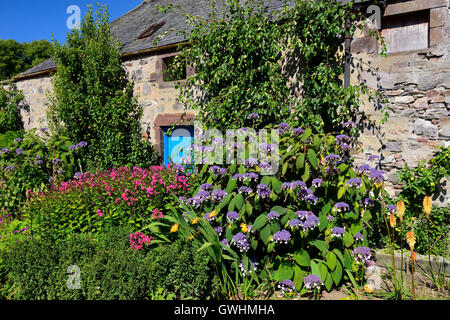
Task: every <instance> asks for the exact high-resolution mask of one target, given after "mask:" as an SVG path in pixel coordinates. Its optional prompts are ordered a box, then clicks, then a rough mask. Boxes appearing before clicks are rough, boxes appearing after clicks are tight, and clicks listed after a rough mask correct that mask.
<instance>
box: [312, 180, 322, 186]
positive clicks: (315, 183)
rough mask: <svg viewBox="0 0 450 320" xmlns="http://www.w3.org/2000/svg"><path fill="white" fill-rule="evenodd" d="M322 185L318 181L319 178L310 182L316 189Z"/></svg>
mask: <svg viewBox="0 0 450 320" xmlns="http://www.w3.org/2000/svg"><path fill="white" fill-rule="evenodd" d="M322 184H323V181H322V179H320V178H315V179H314V180H313V181H312V185H313V186H314V187H316V188H319V187H320V186H322Z"/></svg>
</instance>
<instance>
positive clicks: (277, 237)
mask: <svg viewBox="0 0 450 320" xmlns="http://www.w3.org/2000/svg"><path fill="white" fill-rule="evenodd" d="M289 240H291V234H290V233H289V231H287V230H285V229H283V230H280V231H278V232H276V233H275V234H274V235H273V237H272V241H275V243H285V244H287V243H288V242H289Z"/></svg>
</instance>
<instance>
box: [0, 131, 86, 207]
mask: <svg viewBox="0 0 450 320" xmlns="http://www.w3.org/2000/svg"><path fill="white" fill-rule="evenodd" d="M80 149H81V147H76V148H73V150H71V142H70V141H69V140H68V138H65V137H62V136H50V135H49V134H48V132H47V130H46V129H45V128H43V129H41V130H36V129H32V130H30V131H28V132H27V133H26V134H25V136H23V138H20V137H18V138H16V139H14V141H13V142H12V143H11V144H10V145H8V147H5V148H2V150H1V151H0V181H1V182H2V193H1V195H0V204H1V207H2V208H6V209H8V210H9V211H10V213H14V212H17V210H18V208H19V207H20V205H21V204H23V203H24V201H25V200H26V198H27V197H30V196H31V195H33V194H35V193H38V192H40V191H42V190H44V189H45V188H47V187H48V186H49V185H51V184H52V183H58V182H59V181H62V180H65V179H68V178H71V177H73V175H74V173H75V172H76V170H77V167H78V162H77V159H79V158H80V156H81V153H82V152H81V151H80Z"/></svg>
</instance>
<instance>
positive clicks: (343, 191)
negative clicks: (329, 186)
mask: <svg viewBox="0 0 450 320" xmlns="http://www.w3.org/2000/svg"><path fill="white" fill-rule="evenodd" d="M346 190H347V188H346V187H345V186H342V187H340V188H339V190H338V193H337V198H338V199H341V198H342V197H343V196H344V194H345V191H346Z"/></svg>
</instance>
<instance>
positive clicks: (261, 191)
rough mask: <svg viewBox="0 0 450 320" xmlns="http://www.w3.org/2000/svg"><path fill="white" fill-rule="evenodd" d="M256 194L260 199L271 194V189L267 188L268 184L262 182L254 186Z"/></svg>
mask: <svg viewBox="0 0 450 320" xmlns="http://www.w3.org/2000/svg"><path fill="white" fill-rule="evenodd" d="M256 194H257V195H258V197H260V198H261V199H264V198H266V197H268V196H270V195H271V194H272V191H271V190H270V189H269V187H268V186H266V185H265V184H264V183H260V184H258V186H257V187H256Z"/></svg>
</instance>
